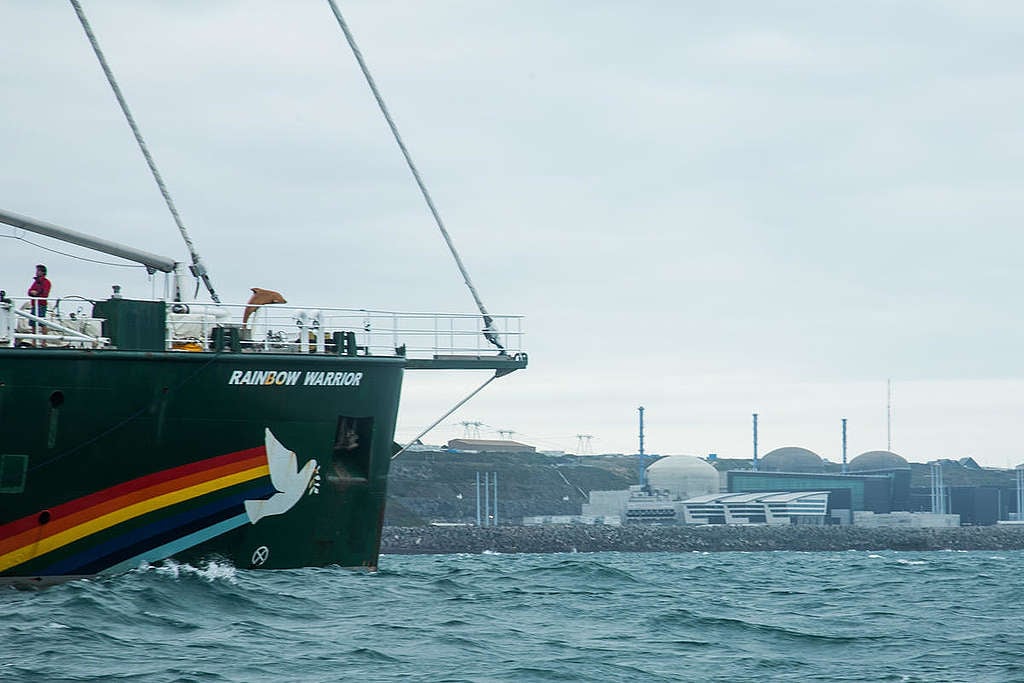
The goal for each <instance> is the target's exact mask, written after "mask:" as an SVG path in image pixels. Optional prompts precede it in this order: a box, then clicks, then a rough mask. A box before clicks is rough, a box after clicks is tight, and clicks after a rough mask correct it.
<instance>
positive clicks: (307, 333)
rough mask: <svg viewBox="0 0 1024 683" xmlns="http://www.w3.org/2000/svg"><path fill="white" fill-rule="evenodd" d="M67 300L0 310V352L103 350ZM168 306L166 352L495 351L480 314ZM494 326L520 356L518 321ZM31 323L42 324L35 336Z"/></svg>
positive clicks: (90, 321) (83, 314)
mask: <svg viewBox="0 0 1024 683" xmlns="http://www.w3.org/2000/svg"><path fill="white" fill-rule="evenodd" d="M68 301H69V300H63V301H60V300H54V299H51V300H50V308H49V310H48V311H47V316H46V318H45V320H44V319H41V318H38V317H36V316H34V315H32V313H31V310H30V308H31V307H30V303H29V300H28V299H13V300H11V302H10V303H0V346H18V345H23V344H37V345H41V346H46V347H51V346H53V347H69V346H70V347H77V348H102V347H104V346H108V345H109V344H110V340H109V339H106V338H104V337H103V336H102V329H103V328H102V323H103V321H102V320H100V319H98V318H93V317H91V313H92V307H91V305H90V304H89V302H84V301H82V300H71V301H73V306H74V307H75V309H74V310H67V309H68V308H69V307H68V305H67V303H68ZM165 303H166V306H167V326H166V334H165V342H166V348H167V349H171V350H180V351H208V350H213V349H215V348H217V346H218V345H221V346H227V347H229V348H236V349H237V350H239V351H242V352H252V353H261V352H264V353H265V352H273V353H338V352H339V349H338V347H337V345H336V340H337V341H338V342H341V343H342V345H343V346H344V352H346V353H353V354H359V355H374V356H395V355H403V354H404V355H405V356H406V357H409V358H437V357H477V356H490V355H494V354H496V353H497V352H498V351H499V349H498V347H496V346H494V345H492V344H491V343H490V342H488V341H487V339H486V338H485V336H484V334H483V327H484V325H483V319H482V317H481V316H480V315H478V314H452V313H412V312H395V311H380V310H364V309H345V308H308V307H300V306H291V305H286V304H266V305H263V306H259V307H258V308H256V310H255V312H253V313H251V315H250V316H249V317H248V319H245V312H246V308H247V307H248V306H249V305H248V304H224V305H220V306H218V305H215V304H208V303H192V302H184V303H174V302H165ZM62 309H64V310H62ZM243 319H245V320H244V322H243ZM492 320H493V331H494V333H496V334H497V337H498V339H499V341H500V343H501V344H502V346H504V348H505V351H506V353H507V354H508V355H515V354H517V353H521V352H522V351H523V337H524V331H523V318H522V316H508V315H495V316H492ZM33 322H36V323H39V324H40V325H39V327H38V329H37V330H35V331H33V329H32V326H31V324H32V323H33ZM335 333H340V335H336V334H335Z"/></svg>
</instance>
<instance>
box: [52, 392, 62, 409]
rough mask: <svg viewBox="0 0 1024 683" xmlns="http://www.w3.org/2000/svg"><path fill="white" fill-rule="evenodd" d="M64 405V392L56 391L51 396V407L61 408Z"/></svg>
mask: <svg viewBox="0 0 1024 683" xmlns="http://www.w3.org/2000/svg"><path fill="white" fill-rule="evenodd" d="M62 405H64V392H63V391H55V392H53V393H52V394H50V407H51V408H60V407H61V406H62Z"/></svg>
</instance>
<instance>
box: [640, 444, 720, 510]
mask: <svg viewBox="0 0 1024 683" xmlns="http://www.w3.org/2000/svg"><path fill="white" fill-rule="evenodd" d="M647 484H648V485H649V486H650V487H651V488H654V489H661V490H664V491H669V492H671V493H672V495H673V496H674V497H675V498H678V499H679V500H686V499H687V498H693V497H694V496H702V495H704V494H706V493H718V470H716V469H715V468H714V467H712V466H711V465H709V464H708V463H706V462H704V461H703V460H701V459H700V458H698V457H696V456H693V455H668V456H665V457H664V458H662V459H661V460H658V461H657V462H655V463H652V464H651V466H650V467H648V468H647Z"/></svg>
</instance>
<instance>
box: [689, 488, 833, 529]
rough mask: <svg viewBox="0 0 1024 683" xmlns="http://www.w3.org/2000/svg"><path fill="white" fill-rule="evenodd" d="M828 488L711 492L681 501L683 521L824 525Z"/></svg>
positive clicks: (698, 522)
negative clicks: (796, 490)
mask: <svg viewBox="0 0 1024 683" xmlns="http://www.w3.org/2000/svg"><path fill="white" fill-rule="evenodd" d="M828 497H829V493H828V491H805V492H795V493H794V492H786V493H714V494H708V495H706V496H697V497H695V498H691V499H689V500H685V501H683V502H682V509H683V521H684V522H685V523H686V524H771V525H779V524H825V520H826V517H827V515H828V512H829V508H828Z"/></svg>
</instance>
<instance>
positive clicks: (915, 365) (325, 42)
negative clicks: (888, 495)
mask: <svg viewBox="0 0 1024 683" xmlns="http://www.w3.org/2000/svg"><path fill="white" fill-rule="evenodd" d="M340 4H341V7H342V10H343V12H345V15H346V19H347V21H348V22H349V24H350V26H351V28H352V30H353V32H354V33H355V35H356V38H357V40H358V41H359V43H360V47H361V48H362V51H363V54H364V55H365V57H366V59H367V61H368V62H369V65H370V68H371V69H372V71H373V72H374V76H375V78H376V80H377V83H378V85H379V86H380V87H381V89H382V91H383V94H384V97H385V99H386V101H387V102H388V105H389V107H390V108H391V110H392V113H393V114H394V116H395V119H396V121H397V123H398V125H399V128H400V130H401V131H402V134H403V136H404V137H405V140H406V143H407V144H408V146H409V148H410V150H411V152H412V154H413V156H414V158H415V160H416V162H417V164H418V166H419V168H420V171H421V173H422V174H423V176H424V177H425V179H426V181H427V184H428V185H429V187H430V188H431V191H432V193H433V195H434V199H435V201H436V203H437V204H438V207H439V209H440V211H441V213H442V215H443V216H444V218H445V220H446V223H447V225H448V227H449V230H450V231H451V233H452V235H453V237H454V239H455V241H456V244H457V246H458V247H459V249H460V250H461V252H462V255H463V258H464V260H465V261H466V264H467V267H468V268H469V271H470V273H471V275H472V276H473V278H474V281H475V283H476V285H477V287H478V289H479V290H480V293H481V296H482V297H483V299H484V302H485V303H486V304H487V306H488V308H489V309H490V310H491V311H492V312H494V313H518V314H524V315H526V316H527V323H526V329H527V332H528V338H527V339H528V342H527V348H528V350H529V352H530V356H531V365H530V368H529V369H528V370H527V371H525V372H522V373H516V374H514V375H512V376H510V377H508V378H505V379H503V380H501V381H500V382H496V383H494V384H492V385H491V387H489V388H488V389H487V390H486V392H485V393H484V394H483V395H481V397H480V398H478V399H477V400H476V401H474V402H472V403H470V404H469V405H468V406H467V407H465V408H463V409H462V410H460V411H459V412H458V413H456V414H455V415H454V416H453V417H452V418H450V419H449V420H448V422H446V423H445V425H443V426H442V427H439V428H438V430H436V431H435V432H433V433H432V434H431V435H430V436H428V437H427V439H426V440H427V441H429V442H432V443H440V442H443V441H445V440H447V439H448V438H452V437H456V436H461V435H462V431H463V430H462V427H460V426H457V425H455V424H454V423H456V422H458V421H460V420H474V421H476V420H478V421H481V422H484V423H485V424H487V425H489V426H490V427H491V428H492V429H510V430H515V431H516V434H515V435H514V437H513V438H516V439H519V440H522V441H526V442H528V443H533V444H536V445H538V446H539V447H541V448H563V449H566V450H570V451H572V450H575V449H576V446H577V438H576V435H577V434H582V433H585V434H592V435H594V437H595V438H594V439H593V441H592V443H591V449H592V450H593V451H595V452H606V451H608V452H635V450H636V442H637V439H636V435H637V425H636V408H637V406H638V405H641V404H642V405H644V406H645V407H646V409H647V411H646V426H647V440H646V446H647V450H648V451H650V452H655V453H690V454H695V455H706V454H707V453H709V452H717V453H719V454H720V455H722V456H727V457H749V454H750V451H751V446H750V414H751V413H752V412H758V413H759V414H760V415H761V418H760V424H761V433H760V436H761V438H760V442H761V452H762V453H765V452H767V451H768V450H770V449H772V448H775V447H778V446H785V445H800V446H804V447H807V448H811V449H812V450H815V451H816V452H818V453H819V454H821V455H823V456H824V457H827V458H830V459H833V460H837V459H838V458H839V448H840V438H839V434H840V428H839V425H840V419H841V418H842V417H847V418H849V420H850V427H849V429H850V455H851V456H853V455H856V454H857V453H859V452H862V451H865V450H871V449H877V448H884V447H885V446H886V378H890V377H891V378H892V379H893V382H894V390H895V391H894V394H895V403H894V407H895V411H894V421H893V449H894V450H895V451H897V452H898V453H901V454H902V455H904V456H905V457H907V458H908V459H909V460H912V461H925V460H928V459H931V458H935V457H963V456H965V455H971V456H973V457H975V458H976V459H977V460H978V461H979V462H981V463H983V464H987V465H993V466H1005V465H1014V464H1017V463H1019V462H1021V461H1024V448H1022V447H1021V446H1020V444H1019V441H1020V437H1019V435H1018V434H1017V432H1018V431H1019V428H1018V426H1017V425H1018V422H1019V416H1020V412H1021V410H1022V407H1024V405H1022V403H1024V401H1022V399H1024V372H1022V365H1021V360H1020V347H1021V346H1022V344H1021V342H1022V336H1024V335H1022V332H1024V319H1022V317H1021V316H1020V315H1019V306H1018V304H1017V296H1018V292H1019V291H1020V289H1021V284H1022V282H1021V281H1022V278H1024V275H1022V274H1021V268H1020V261H1021V256H1020V250H1021V247H1022V241H1024V240H1022V238H1021V236H1020V230H1019V227H1018V223H1019V219H1020V217H1021V216H1022V215H1024V194H1022V193H1021V192H1020V191H1019V186H1020V185H1021V181H1022V179H1024V178H1022V175H1024V170H1022V168H1024V167H1022V161H1024V133H1022V129H1021V126H1020V113H1021V111H1022V110H1024V101H1022V100H1024V87H1022V86H1024V83H1022V79H1024V76H1022V70H1021V63H1022V60H1024V40H1022V37H1024V36H1022V33H1024V5H1022V4H1020V3H1018V2H995V1H993V2H986V3H962V2H952V1H950V2H940V1H937V0H929V1H920V2H913V1H906V2H861V3H853V4H851V3H821V2H812V1H810V0H808V1H806V2H774V3H764V2H731V3H695V2H694V3H684V2H634V3H621V2H596V1H593V2H558V3H556V2H548V3H541V2H528V1H527V2H515V3H508V2H483V1H480V0H473V1H469V0H466V1H463V2H455V1H452V2H442V1H440V0H438V1H433V2H411V1H410V2H381V1H379V0H375V1H373V2H368V1H366V2H341V3H340ZM83 5H84V7H85V10H86V12H87V13H88V15H89V18H90V21H91V22H92V25H93V29H94V30H95V32H96V33H97V35H98V37H99V40H100V41H101V44H102V45H103V47H104V49H105V51H106V54H107V58H108V60H109V61H110V63H111V65H112V68H113V69H114V71H115V73H116V74H117V76H118V78H119V80H120V82H121V86H122V88H123V90H124V92H125V95H126V97H127V99H128V101H129V103H130V105H131V107H132V109H133V111H134V113H135V116H136V118H137V120H138V122H139V124H140V126H141V128H142V130H143V133H144V135H145V136H146V138H147V140H148V142H149V145H150V147H151V150H152V152H153V154H154V156H155V157H156V160H157V163H158V165H159V166H160V168H161V170H162V172H163V174H164V177H165V179H166V181H167V183H168V185H169V187H170V190H171V193H172V195H173V196H174V197H175V199H176V202H177V204H178V208H179V210H180V212H181V214H182V216H183V217H184V219H185V222H186V224H187V225H188V226H189V229H190V231H191V233H192V237H193V239H194V240H195V242H196V243H197V246H198V248H199V250H200V252H201V253H202V254H203V257H204V259H205V261H206V263H207V265H208V267H209V268H210V271H211V273H212V277H213V280H214V283H215V285H216V286H217V289H218V291H219V293H220V294H221V296H222V298H224V299H226V300H231V301H243V300H244V299H245V298H246V297H247V294H248V288H249V287H253V286H261V287H267V288H271V289H277V290H279V291H281V292H282V293H284V294H285V295H286V296H287V298H288V299H289V301H290V302H296V303H305V304H318V305H326V306H342V307H357V308H383V309H397V310H425V311H434V310H437V311H461V312H472V311H473V310H474V308H473V302H472V299H471V298H470V296H469V294H468V292H467V290H466V289H465V287H464V285H463V283H462V280H461V277H460V276H459V274H458V271H457V270H456V268H455V265H454V263H453V262H452V260H451V257H450V256H449V255H448V253H447V251H446V249H445V246H444V244H443V242H442V240H441V238H440V236H439V235H438V233H437V230H436V228H435V226H434V225H433V222H432V219H431V217H430V215H429V213H428V211H427V209H426V207H425V205H424V203H423V201H422V199H421V197H420V196H419V193H418V190H417V189H416V187H415V185H414V183H413V180H412V178H411V177H410V175H409V173H408V171H407V169H406V168H405V166H404V162H403V160H402V158H401V156H400V153H399V151H398V149H397V147H396V146H395V144H394V142H393V140H392V139H391V136H390V132H389V131H388V129H387V127H386V124H385V122H384V120H383V118H382V117H381V115H380V114H379V112H378V111H377V110H376V105H375V103H374V102H373V99H372V96H371V95H370V93H369V90H368V88H367V87H366V85H365V83H364V82H363V80H362V76H361V75H360V74H359V72H358V68H357V66H356V64H355V61H354V59H353V57H352V55H351V53H350V52H349V49H348V46H347V44H346V43H345V41H344V38H343V36H342V34H341V31H340V30H339V29H338V27H337V24H336V23H335V21H334V18H333V16H332V15H331V12H330V9H329V8H328V6H327V3H325V2H313V1H302V2H300V1H294V2H287V3H285V2H276V3H271V2H253V1H247V2H179V3H157V2H127V1H124V2H120V1H114V0H107V1H105V2H98V1H96V0H85V1H84V2H83ZM0 89H2V91H3V93H4V97H3V106H2V107H0V141H2V145H0V153H2V162H0V207H3V208H5V209H7V210H10V211H15V212H18V213H23V214H27V215H30V216H35V217H38V218H42V219H44V220H49V221H52V222H56V223H60V224H63V225H67V226H68V227H72V228H75V229H78V230H81V231H83V232H89V233H94V234H100V235H102V236H104V237H107V238H109V239H113V240H117V241H122V242H127V243H130V244H133V245H136V246H139V247H142V248H146V249H149V250H151V251H156V252H158V253H164V254H167V255H171V256H175V257H178V258H182V259H184V248H183V246H182V244H181V239H180V237H179V235H178V233H177V230H176V228H175V226H174V224H173V222H172V221H171V218H170V216H169V214H168V212H167V210H166V208H165V207H164V206H163V203H162V199H161V198H160V196H159V193H158V191H157V189H156V187H155V185H154V183H153V181H152V179H151V178H150V177H149V175H148V171H147V169H146V167H145V164H144V161H143V159H142V157H141V155H140V154H139V152H138V150H137V149H136V148H135V143H134V140H133V139H132V137H131V134H130V131H129V130H128V128H127V126H126V124H125V123H124V121H123V119H122V117H121V114H120V111H119V110H118V109H117V105H116V102H115V101H114V98H113V96H112V94H111V93H110V91H109V87H108V86H107V84H106V81H105V80H104V77H103V75H102V72H101V71H100V68H99V66H98V64H97V62H96V59H95V57H94V56H93V54H92V52H91V50H90V48H89V45H88V43H87V41H86V39H85V36H84V34H83V33H82V30H81V27H80V26H79V24H78V21H77V18H76V17H75V15H74V12H73V10H72V9H71V7H70V5H69V4H68V3H65V2H57V1H52V2H33V3H28V2H6V3H3V4H2V5H0ZM14 233H15V231H14V230H13V229H9V228H6V227H0V236H10V235H13V234H14ZM30 239H33V241H40V242H43V240H39V239H36V238H30ZM60 248H63V247H60ZM76 253H84V252H81V251H77V252H76ZM41 260H42V261H45V262H46V263H47V264H48V265H49V266H50V269H51V279H52V280H53V281H54V294H55V295H56V296H68V295H73V294H81V295H86V296H92V297H97V296H101V295H103V294H105V293H106V292H108V291H109V285H110V284H113V283H115V282H116V283H119V284H122V285H124V287H125V291H126V293H127V294H129V295H131V294H135V295H148V293H149V291H150V290H149V285H148V283H147V281H146V278H145V276H144V274H142V273H139V272H137V271H134V270H128V271H126V270H125V269H119V268H107V267H99V266H96V265H94V264H86V263H83V262H80V261H76V260H72V259H68V258H64V257H61V256H57V255H54V254H47V253H45V252H40V251H39V250H37V249H36V248H35V247H32V246H30V245H27V244H25V243H23V242H20V241H17V240H14V239H6V238H3V237H0V287H2V288H5V289H7V290H9V291H12V292H14V293H16V294H19V295H21V294H24V292H23V291H22V290H26V289H27V288H28V284H29V281H30V279H31V275H32V265H33V264H34V263H36V262H39V261H41ZM483 379H484V377H482V376H479V375H469V374H461V373H454V375H444V376H437V375H429V374H424V373H419V374H417V373H409V374H408V375H407V378H406V386H405V395H404V397H403V408H402V413H401V416H400V422H399V437H400V438H410V437H412V436H413V435H415V433H416V432H418V431H419V429H420V428H422V427H424V426H426V425H427V424H429V423H430V422H432V421H433V420H434V419H435V418H436V417H437V416H439V415H440V414H441V413H443V412H444V411H445V410H446V409H447V408H448V407H449V406H450V405H452V404H454V403H455V402H456V401H457V400H458V399H460V398H461V397H462V396H463V395H465V394H466V393H468V392H469V391H470V390H471V389H472V388H473V387H475V386H476V385H477V384H479V382H481V381H482V380H483ZM481 435H482V436H485V437H492V438H497V433H496V432H495V431H487V430H486V429H485V430H484V432H483V433H482V434H481Z"/></svg>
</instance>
